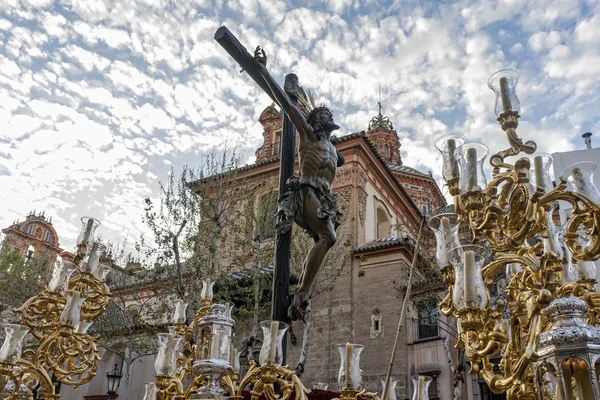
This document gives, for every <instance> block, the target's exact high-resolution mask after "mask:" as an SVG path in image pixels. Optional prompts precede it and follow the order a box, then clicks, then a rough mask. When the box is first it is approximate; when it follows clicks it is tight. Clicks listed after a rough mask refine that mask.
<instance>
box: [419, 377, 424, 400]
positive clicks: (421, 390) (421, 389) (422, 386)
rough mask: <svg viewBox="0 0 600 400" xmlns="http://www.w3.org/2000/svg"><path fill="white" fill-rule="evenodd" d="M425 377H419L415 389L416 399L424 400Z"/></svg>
mask: <svg viewBox="0 0 600 400" xmlns="http://www.w3.org/2000/svg"><path fill="white" fill-rule="evenodd" d="M424 389H425V377H424V376H419V386H418V387H417V399H419V400H421V399H424V398H425V393H424V391H423V390H424Z"/></svg>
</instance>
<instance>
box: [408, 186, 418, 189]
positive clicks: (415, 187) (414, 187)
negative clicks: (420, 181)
mask: <svg viewBox="0 0 600 400" xmlns="http://www.w3.org/2000/svg"><path fill="white" fill-rule="evenodd" d="M410 188H411V189H412V190H419V187H418V186H411V187H410Z"/></svg>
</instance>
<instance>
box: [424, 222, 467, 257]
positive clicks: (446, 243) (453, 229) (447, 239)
mask: <svg viewBox="0 0 600 400" xmlns="http://www.w3.org/2000/svg"><path fill="white" fill-rule="evenodd" d="M427 226H428V227H429V229H431V230H432V231H433V233H434V235H435V240H436V255H435V258H436V262H437V265H438V268H443V267H445V266H446V265H448V264H450V259H449V257H448V252H449V251H450V249H453V248H454V247H457V246H460V241H459V239H458V229H459V227H460V225H459V222H458V215H456V214H455V213H445V214H437V215H434V216H433V217H431V218H429V220H428V221H427Z"/></svg>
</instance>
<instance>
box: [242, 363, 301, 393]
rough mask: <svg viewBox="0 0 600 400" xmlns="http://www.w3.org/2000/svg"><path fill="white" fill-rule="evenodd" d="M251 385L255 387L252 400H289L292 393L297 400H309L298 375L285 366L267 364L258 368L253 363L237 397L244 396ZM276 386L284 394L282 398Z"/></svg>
mask: <svg viewBox="0 0 600 400" xmlns="http://www.w3.org/2000/svg"><path fill="white" fill-rule="evenodd" d="M249 383H254V387H253V388H252V391H251V392H250V393H251V395H252V400H258V399H259V398H260V397H261V396H264V398H265V399H266V400H287V399H289V398H290V396H291V395H292V393H295V397H294V399H295V400H307V399H308V397H307V394H308V393H309V391H308V390H307V389H306V388H305V387H304V385H303V384H302V382H301V381H300V379H299V378H298V376H297V375H296V373H295V372H294V371H291V370H289V369H287V368H286V367H283V366H280V367H278V366H276V365H274V364H271V363H267V364H266V365H263V366H261V367H257V366H256V364H255V363H254V362H251V363H250V369H249V370H248V372H247V373H246V376H244V378H243V379H242V382H241V383H240V386H239V387H238V389H237V393H236V394H237V396H241V395H242V391H243V390H244V387H246V386H247V385H248V384H249ZM275 385H277V386H279V390H281V392H282V393H283V395H282V396H281V397H279V396H278V395H277V393H276V392H275Z"/></svg>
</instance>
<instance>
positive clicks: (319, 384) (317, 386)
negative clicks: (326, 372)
mask: <svg viewBox="0 0 600 400" xmlns="http://www.w3.org/2000/svg"><path fill="white" fill-rule="evenodd" d="M328 387H329V385H328V384H326V383H322V382H317V383H313V390H327V388H328Z"/></svg>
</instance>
